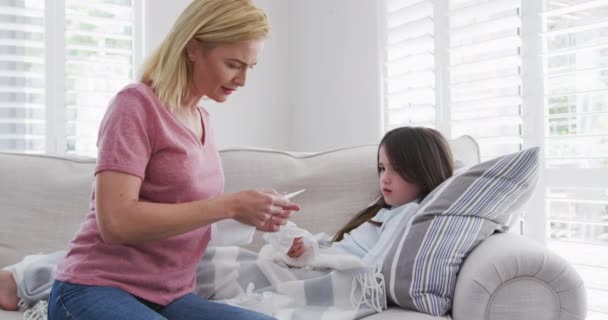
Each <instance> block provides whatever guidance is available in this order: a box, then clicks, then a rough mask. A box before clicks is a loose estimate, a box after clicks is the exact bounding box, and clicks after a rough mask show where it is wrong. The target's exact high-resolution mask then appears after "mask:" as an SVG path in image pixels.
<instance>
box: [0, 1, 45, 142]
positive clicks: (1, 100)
mask: <svg viewBox="0 0 608 320" xmlns="http://www.w3.org/2000/svg"><path fill="white" fill-rule="evenodd" d="M44 10H45V8H44V1H25V0H21V1H19V0H13V1H8V0H2V1H0V150H3V151H8V152H43V151H44V149H45V134H46V127H45V117H46V113H45V106H44V103H45V69H44V64H45V42H44V38H45V30H44V25H45V19H44Z"/></svg>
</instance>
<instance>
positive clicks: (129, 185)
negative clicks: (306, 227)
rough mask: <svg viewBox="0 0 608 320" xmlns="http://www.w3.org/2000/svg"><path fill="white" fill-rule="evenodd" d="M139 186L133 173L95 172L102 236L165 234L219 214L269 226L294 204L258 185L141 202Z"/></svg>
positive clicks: (119, 239)
mask: <svg viewBox="0 0 608 320" xmlns="http://www.w3.org/2000/svg"><path fill="white" fill-rule="evenodd" d="M140 187H141V179H140V178H139V177H136V176H133V175H129V174H125V173H120V172H115V171H104V172H100V173H99V174H97V179H96V189H95V197H96V210H97V223H98V226H99V230H100V233H101V236H102V238H103V240H104V241H105V242H108V243H124V244H137V243H142V242H147V241H154V240H160V239H166V238H170V237H173V236H176V235H180V234H183V233H185V232H188V231H192V230H194V229H197V228H200V227H202V226H205V225H208V224H211V223H213V222H216V221H219V220H222V219H235V220H237V221H240V222H242V223H245V224H249V225H252V226H255V227H257V228H261V229H266V230H267V231H272V229H274V227H273V226H276V225H278V224H284V223H285V221H284V220H285V219H286V218H287V216H288V215H289V214H288V212H289V211H290V210H299V207H298V206H297V205H295V204H293V203H291V202H289V201H288V200H286V199H283V198H282V197H280V196H278V195H274V194H270V193H266V192H262V191H257V190H248V191H242V192H239V193H235V194H228V195H224V196H221V197H217V198H213V199H209V200H199V201H193V202H186V203H179V204H162V203H151V202H143V201H140V200H139V189H140ZM286 212H287V214H286ZM268 229H271V230H268Z"/></svg>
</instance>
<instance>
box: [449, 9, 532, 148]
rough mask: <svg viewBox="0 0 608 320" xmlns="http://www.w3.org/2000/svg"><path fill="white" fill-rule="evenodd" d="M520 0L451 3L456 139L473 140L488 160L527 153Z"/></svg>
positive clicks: (452, 103)
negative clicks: (522, 93) (465, 136)
mask: <svg viewBox="0 0 608 320" xmlns="http://www.w3.org/2000/svg"><path fill="white" fill-rule="evenodd" d="M520 5H521V4H520V0H451V1H450V11H449V29H450V30H449V33H450V35H449V38H450V40H449V64H450V66H449V92H450V93H449V96H450V99H449V100H450V103H449V109H450V119H451V122H450V128H451V133H450V135H451V136H452V137H458V136H460V135H463V134H468V135H471V136H473V137H474V138H475V139H476V140H477V142H478V143H479V146H480V152H481V157H482V160H488V159H491V158H494V157H496V156H499V155H503V154H505V153H510V152H516V151H519V150H521V148H522V144H523V141H522V98H521V76H520V74H521V65H522V60H521V56H520V47H521V38H520V27H521V19H520Z"/></svg>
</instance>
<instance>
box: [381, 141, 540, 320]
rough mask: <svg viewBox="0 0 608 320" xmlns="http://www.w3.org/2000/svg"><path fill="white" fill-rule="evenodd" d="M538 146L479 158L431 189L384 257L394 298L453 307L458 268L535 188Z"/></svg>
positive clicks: (422, 306) (430, 307) (441, 309)
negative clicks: (488, 159)
mask: <svg viewBox="0 0 608 320" xmlns="http://www.w3.org/2000/svg"><path fill="white" fill-rule="evenodd" d="M538 157H539V148H531V149H527V150H524V151H520V152H517V153H514V154H510V155H506V156H503V157H500V158H496V159H492V160H490V161H486V162H483V163H480V164H478V165H476V166H473V167H471V168H470V169H468V170H466V171H464V172H463V173H461V174H459V175H456V176H454V177H452V178H450V179H448V180H447V181H445V182H444V183H442V184H441V185H440V186H439V187H437V189H435V190H434V191H433V192H431V194H429V195H428V196H427V197H426V198H425V199H424V201H423V202H422V203H421V206H420V209H419V210H418V212H417V213H416V215H415V217H414V218H413V219H412V220H411V221H410V222H409V223H408V224H407V225H404V226H403V227H402V228H403V230H402V232H401V236H400V237H399V238H398V239H397V240H396V241H395V243H393V245H392V246H391V248H390V250H389V252H388V254H387V255H386V258H385V260H384V262H383V266H382V273H383V274H384V277H385V281H386V290H387V296H388V298H389V300H390V301H391V302H393V303H395V304H397V305H399V306H401V307H403V308H407V309H413V310H417V311H420V312H424V313H428V314H431V315H434V316H443V315H446V314H447V313H448V312H449V311H450V309H451V307H452V299H453V295H454V289H455V285H456V276H457V274H458V270H459V269H460V266H461V265H462V262H463V261H464V258H465V257H466V256H467V254H469V252H471V250H472V249H473V248H474V247H475V246H476V245H477V244H479V242H481V241H483V240H484V239H486V238H487V237H489V236H490V235H492V234H493V233H494V232H497V231H499V232H502V231H505V230H506V229H507V228H508V227H507V223H508V222H509V221H510V219H511V216H512V215H513V214H514V213H516V212H520V211H521V209H522V207H523V206H524V205H525V204H526V203H527V201H528V199H529V198H530V196H531V195H532V193H533V191H534V185H535V184H536V180H537V176H538V161H539V160H538Z"/></svg>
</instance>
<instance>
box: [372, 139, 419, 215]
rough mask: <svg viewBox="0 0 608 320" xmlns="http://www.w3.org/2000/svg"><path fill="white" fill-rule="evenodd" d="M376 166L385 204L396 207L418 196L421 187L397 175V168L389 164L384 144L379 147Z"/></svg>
mask: <svg viewBox="0 0 608 320" xmlns="http://www.w3.org/2000/svg"><path fill="white" fill-rule="evenodd" d="M378 167H379V168H380V190H381V191H382V196H384V201H385V202H386V204H388V205H390V206H393V207H397V206H400V205H403V204H406V203H408V202H411V201H414V200H416V199H417V198H418V197H419V196H420V193H421V192H422V188H420V186H418V185H417V184H414V183H411V182H408V181H406V180H405V179H403V178H402V177H401V176H400V175H399V172H398V171H397V169H398V168H394V167H393V166H392V165H391V162H390V161H389V158H388V155H387V154H386V150H385V149H384V146H381V147H380V151H379V155H378Z"/></svg>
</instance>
